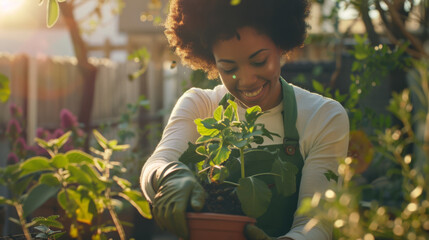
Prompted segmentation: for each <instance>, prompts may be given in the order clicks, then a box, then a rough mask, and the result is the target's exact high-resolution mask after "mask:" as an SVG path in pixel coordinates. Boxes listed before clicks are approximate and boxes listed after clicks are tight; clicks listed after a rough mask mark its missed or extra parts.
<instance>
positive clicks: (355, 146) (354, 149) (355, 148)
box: [347, 130, 374, 174]
mask: <svg viewBox="0 0 429 240" xmlns="http://www.w3.org/2000/svg"><path fill="white" fill-rule="evenodd" d="M347 156H348V157H351V158H352V159H353V163H352V164H351V166H352V168H353V169H354V170H355V173H357V174H360V173H363V172H364V171H365V170H366V169H367V168H368V166H369V164H370V163H371V161H372V158H373V156H374V147H373V145H372V143H371V141H370V140H369V138H368V136H367V135H366V133H365V132H364V131H361V130H354V131H351V132H350V140H349V150H348V153H347Z"/></svg>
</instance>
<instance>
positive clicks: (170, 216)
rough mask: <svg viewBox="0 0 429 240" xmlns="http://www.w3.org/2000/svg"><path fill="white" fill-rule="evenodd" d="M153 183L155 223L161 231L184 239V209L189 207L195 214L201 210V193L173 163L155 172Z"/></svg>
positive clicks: (186, 171) (183, 167)
mask: <svg viewBox="0 0 429 240" xmlns="http://www.w3.org/2000/svg"><path fill="white" fill-rule="evenodd" d="M152 181H153V182H152V184H153V187H154V190H155V191H156V194H155V198H154V200H153V203H152V207H153V209H152V212H153V216H154V218H155V220H156V222H157V223H158V225H159V226H160V228H161V229H166V230H168V231H170V232H172V233H175V234H176V235H177V236H179V237H183V238H184V239H187V238H188V228H187V224H186V209H187V207H188V205H190V206H191V207H192V208H193V209H194V210H195V211H200V210H201V209H202V208H203V206H204V200H205V196H204V195H205V192H204V189H203V188H202V187H201V185H200V184H199V183H198V182H197V180H196V179H195V177H194V175H193V174H192V172H191V171H190V170H189V168H188V167H186V165H184V164H183V163H181V162H173V163H170V164H167V165H166V166H165V167H164V168H163V169H159V170H157V171H156V174H155V175H154V176H153V179H152Z"/></svg>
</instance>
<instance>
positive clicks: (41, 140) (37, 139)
mask: <svg viewBox="0 0 429 240" xmlns="http://www.w3.org/2000/svg"><path fill="white" fill-rule="evenodd" d="M34 140H35V141H36V143H37V144H39V146H40V147H42V148H43V149H48V148H50V147H51V146H50V145H49V143H48V142H46V141H45V140H43V139H40V138H35V139H34Z"/></svg>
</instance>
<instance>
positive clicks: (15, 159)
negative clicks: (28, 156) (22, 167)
mask: <svg viewBox="0 0 429 240" xmlns="http://www.w3.org/2000/svg"><path fill="white" fill-rule="evenodd" d="M18 162H19V158H18V156H17V155H16V154H15V153H13V152H11V153H9V155H7V161H6V163H7V165H12V164H15V163H18Z"/></svg>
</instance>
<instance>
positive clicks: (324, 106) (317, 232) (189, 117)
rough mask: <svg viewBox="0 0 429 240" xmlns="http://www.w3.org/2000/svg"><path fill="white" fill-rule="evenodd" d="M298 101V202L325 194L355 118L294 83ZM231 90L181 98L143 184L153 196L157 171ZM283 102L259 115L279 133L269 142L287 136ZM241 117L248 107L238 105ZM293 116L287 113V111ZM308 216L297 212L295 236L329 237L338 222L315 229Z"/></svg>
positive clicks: (173, 157)
mask: <svg viewBox="0 0 429 240" xmlns="http://www.w3.org/2000/svg"><path fill="white" fill-rule="evenodd" d="M293 88H294V92H295V98H296V102H297V112H298V116H297V121H296V128H297V130H298V134H299V146H300V152H301V155H302V157H303V159H304V166H303V169H302V177H301V185H300V189H299V196H298V206H299V205H300V203H301V201H302V199H304V198H306V197H312V196H313V195H314V194H315V193H316V192H320V193H324V192H325V191H326V190H327V188H328V187H329V186H330V184H332V183H329V181H328V180H327V179H326V177H325V175H324V173H326V172H327V171H328V170H331V171H333V172H335V173H336V172H337V169H338V163H339V160H340V159H344V158H345V157H346V154H347V147H348V140H349V120H348V117H347V113H346V111H345V110H344V108H343V107H342V106H341V105H340V104H339V103H338V102H336V101H334V100H332V99H329V98H325V97H323V96H320V95H318V94H314V93H310V92H308V91H307V90H304V89H302V88H300V87H297V86H293ZM225 93H227V89H226V88H225V86H223V85H219V86H217V87H215V88H214V89H213V90H203V89H199V88H192V89H190V90H188V91H187V92H186V93H184V94H183V95H182V96H181V97H180V99H179V100H178V101H177V103H176V105H175V107H174V109H173V111H172V113H171V116H170V119H169V121H168V124H167V126H166V127H165V129H164V132H163V136H162V139H161V141H160V142H159V144H158V146H157V147H156V149H155V151H154V153H153V154H152V156H151V157H150V158H149V159H148V160H147V162H146V163H145V165H144V166H143V170H142V174H141V186H142V190H143V192H144V195H145V196H146V198H147V199H149V201H151V200H152V199H153V198H154V196H155V191H154V190H153V188H152V184H151V182H150V181H151V177H152V174H153V173H154V172H155V171H156V169H158V168H159V167H162V166H164V165H165V164H166V163H169V162H172V161H177V160H178V159H179V157H180V156H181V155H182V153H183V152H184V151H185V150H186V149H187V147H188V142H193V143H194V142H195V141H196V140H197V138H198V137H199V134H198V132H197V128H196V125H195V123H194V120H195V119H197V118H202V119H203V118H207V117H212V116H213V111H214V110H215V109H216V108H217V107H218V103H219V101H220V100H221V99H222V97H223V96H224V95H225ZM282 110H283V106H282V104H279V105H278V106H276V107H274V108H272V109H270V110H269V111H267V113H265V114H264V115H262V116H261V117H260V118H259V119H258V123H263V124H265V127H266V128H267V129H268V130H269V131H271V132H275V133H277V134H279V135H280V136H281V137H280V138H278V137H274V140H273V141H271V140H270V139H264V145H272V144H281V143H282V141H283V137H284V132H283V117H282ZM238 111H239V117H240V119H244V113H245V109H244V108H242V107H240V106H239V108H238ZM286 117H287V114H286ZM309 220H310V219H309V218H308V217H307V216H302V215H301V216H300V215H297V214H295V216H294V221H293V224H292V228H291V230H290V231H289V232H288V233H287V234H286V235H285V236H286V237H289V238H292V239H295V240H304V239H305V240H315V239H317V240H325V239H326V240H328V239H331V235H332V224H320V225H317V226H316V227H313V228H312V229H311V230H310V231H304V226H305V224H306V223H307V222H308V221H309Z"/></svg>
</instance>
